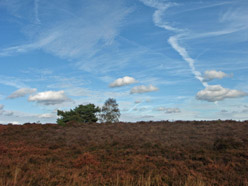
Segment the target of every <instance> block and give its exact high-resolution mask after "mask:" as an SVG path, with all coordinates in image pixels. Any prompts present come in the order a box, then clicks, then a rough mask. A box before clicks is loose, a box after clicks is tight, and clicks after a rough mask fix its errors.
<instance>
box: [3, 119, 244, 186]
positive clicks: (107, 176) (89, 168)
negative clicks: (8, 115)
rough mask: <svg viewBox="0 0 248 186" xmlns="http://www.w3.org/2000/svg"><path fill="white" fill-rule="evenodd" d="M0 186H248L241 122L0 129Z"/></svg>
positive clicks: (70, 124) (7, 127) (14, 126)
mask: <svg viewBox="0 0 248 186" xmlns="http://www.w3.org/2000/svg"><path fill="white" fill-rule="evenodd" d="M0 164H1V166H0V185H3V186H7V185H8V186H12V185H18V186H19V185H20V186H21V185H34V186H39V185H44V186H45V185H54V186H55V185H59V186H60V185H61V186H62V185H63V186H64V185H68V186H69V185H70V186H71V185H72V186H74V185H75V186H80V185H154V186H155V185H168V186H169V185H173V186H177V185H178V186H179V185H188V186H189V185H192V186H193V185H195V186H197V185H199V186H201V185H202V186H203V185H206V186H207V185H235V186H239V185H248V179H247V178H248V122H247V121H244V122H237V121H231V120H230V121H220V120H216V121H176V122H168V121H161V122H137V123H122V122H119V123H112V124H111V123H104V124H99V123H74V122H70V123H68V124H67V125H66V126H60V125H57V124H34V123H33V124H30V123H27V124H24V125H0Z"/></svg>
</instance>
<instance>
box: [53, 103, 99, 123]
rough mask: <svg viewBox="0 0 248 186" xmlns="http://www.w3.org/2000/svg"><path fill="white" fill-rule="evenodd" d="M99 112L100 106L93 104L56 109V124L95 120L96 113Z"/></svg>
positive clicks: (91, 121)
mask: <svg viewBox="0 0 248 186" xmlns="http://www.w3.org/2000/svg"><path fill="white" fill-rule="evenodd" d="M97 112H100V108H99V107H96V106H95V105H94V104H88V105H79V106H77V107H76V108H74V109H73V110H70V111H61V110H58V111H57V115H58V116H60V118H59V119H57V124H59V125H63V126H64V125H66V123H68V122H72V121H73V122H80V123H93V122H97V117H96V113H97Z"/></svg>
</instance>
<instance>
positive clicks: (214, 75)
mask: <svg viewBox="0 0 248 186" xmlns="http://www.w3.org/2000/svg"><path fill="white" fill-rule="evenodd" d="M230 76H231V75H228V74H226V73H224V72H222V71H216V70H206V71H205V73H204V77H203V81H211V80H213V79H222V78H224V77H230Z"/></svg>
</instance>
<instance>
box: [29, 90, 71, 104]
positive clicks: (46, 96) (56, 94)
mask: <svg viewBox="0 0 248 186" xmlns="http://www.w3.org/2000/svg"><path fill="white" fill-rule="evenodd" d="M28 100H29V101H34V102H37V103H40V104H43V105H56V104H61V103H63V102H66V101H69V100H70V99H69V98H68V97H67V96H66V95H65V93H64V91H46V92H39V93H37V94H35V95H31V96H29V98H28Z"/></svg>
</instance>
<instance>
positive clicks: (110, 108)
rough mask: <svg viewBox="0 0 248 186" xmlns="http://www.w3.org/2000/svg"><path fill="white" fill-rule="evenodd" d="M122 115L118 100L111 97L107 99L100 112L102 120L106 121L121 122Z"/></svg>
mask: <svg viewBox="0 0 248 186" xmlns="http://www.w3.org/2000/svg"><path fill="white" fill-rule="evenodd" d="M120 116H121V113H120V110H119V108H118V104H117V103H116V100H115V99H113V98H109V99H107V100H106V101H105V103H104V105H103V107H102V109H101V114H100V121H101V122H104V123H116V122H119V117H120Z"/></svg>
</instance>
